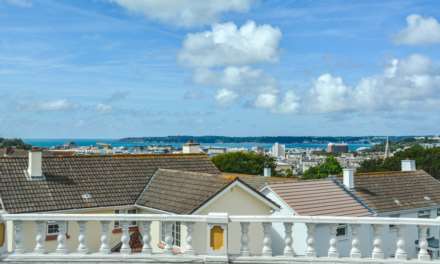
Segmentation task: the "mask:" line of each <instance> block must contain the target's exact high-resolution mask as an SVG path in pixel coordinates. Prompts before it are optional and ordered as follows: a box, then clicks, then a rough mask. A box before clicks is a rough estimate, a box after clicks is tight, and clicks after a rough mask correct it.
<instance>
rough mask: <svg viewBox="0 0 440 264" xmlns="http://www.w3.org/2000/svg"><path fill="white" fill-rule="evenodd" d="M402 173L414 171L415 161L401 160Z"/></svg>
mask: <svg viewBox="0 0 440 264" xmlns="http://www.w3.org/2000/svg"><path fill="white" fill-rule="evenodd" d="M401 168H402V171H415V170H416V161H415V160H409V159H406V160H402V161H401Z"/></svg>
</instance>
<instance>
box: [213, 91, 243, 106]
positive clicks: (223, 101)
mask: <svg viewBox="0 0 440 264" xmlns="http://www.w3.org/2000/svg"><path fill="white" fill-rule="evenodd" d="M237 98H238V94H237V93H236V92H234V91H232V90H229V89H225V88H222V89H219V90H218V91H217V94H216V95H215V99H216V100H217V102H218V103H219V104H220V105H229V104H231V103H233V102H234V101H235V100H236V99H237Z"/></svg>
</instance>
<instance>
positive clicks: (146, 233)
mask: <svg viewBox="0 0 440 264" xmlns="http://www.w3.org/2000/svg"><path fill="white" fill-rule="evenodd" d="M142 242H143V243H144V244H143V246H142V253H144V254H151V253H153V249H152V247H151V221H144V222H142Z"/></svg>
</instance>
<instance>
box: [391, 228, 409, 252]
mask: <svg viewBox="0 0 440 264" xmlns="http://www.w3.org/2000/svg"><path fill="white" fill-rule="evenodd" d="M397 227H398V229H397V242H396V254H395V256H394V257H395V259H399V260H406V259H407V258H408V253H406V251H405V227H404V226H403V225H399V226H397Z"/></svg>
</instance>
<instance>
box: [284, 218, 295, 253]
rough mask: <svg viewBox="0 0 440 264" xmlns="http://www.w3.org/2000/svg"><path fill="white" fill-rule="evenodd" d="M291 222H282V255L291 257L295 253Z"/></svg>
mask: <svg viewBox="0 0 440 264" xmlns="http://www.w3.org/2000/svg"><path fill="white" fill-rule="evenodd" d="M292 226H293V223H284V256H286V257H293V256H294V255H295V253H294V251H293V247H292V244H293V237H292Z"/></svg>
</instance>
